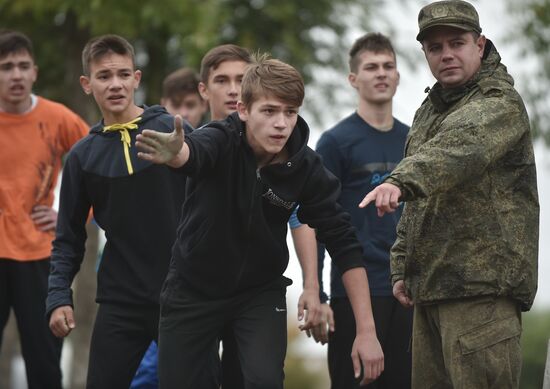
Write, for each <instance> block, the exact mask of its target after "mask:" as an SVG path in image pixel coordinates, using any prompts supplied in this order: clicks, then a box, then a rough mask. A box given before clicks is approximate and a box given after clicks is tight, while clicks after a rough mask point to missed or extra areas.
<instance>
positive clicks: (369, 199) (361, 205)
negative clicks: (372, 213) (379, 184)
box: [359, 192, 375, 208]
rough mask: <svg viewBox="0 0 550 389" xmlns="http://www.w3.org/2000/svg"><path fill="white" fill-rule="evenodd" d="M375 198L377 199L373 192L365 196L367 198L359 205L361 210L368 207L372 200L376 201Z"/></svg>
mask: <svg viewBox="0 0 550 389" xmlns="http://www.w3.org/2000/svg"><path fill="white" fill-rule="evenodd" d="M374 198H375V197H374V195H373V193H372V192H369V193H368V194H367V195H366V196H365V198H364V199H363V201H361V202H360V203H359V208H365V207H366V206H367V205H369V203H370V202H371V201H372V200H374Z"/></svg>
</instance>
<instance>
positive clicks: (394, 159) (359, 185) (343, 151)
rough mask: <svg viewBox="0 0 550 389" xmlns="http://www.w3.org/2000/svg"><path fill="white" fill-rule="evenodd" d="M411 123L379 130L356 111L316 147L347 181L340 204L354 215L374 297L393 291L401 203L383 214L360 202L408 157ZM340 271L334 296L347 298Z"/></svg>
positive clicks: (336, 274)
mask: <svg viewBox="0 0 550 389" xmlns="http://www.w3.org/2000/svg"><path fill="white" fill-rule="evenodd" d="M408 131H409V127H408V126H407V125H405V124H403V123H401V122H400V121H399V120H397V119H395V118H394V124H393V128H392V129H391V130H389V131H386V132H383V131H379V130H377V129H375V128H373V127H372V126H370V125H369V124H368V123H367V122H365V121H364V120H363V119H362V118H361V117H360V116H359V115H358V114H357V113H353V114H352V115H350V116H348V117H347V118H345V119H344V120H342V121H341V122H339V123H338V124H336V125H335V126H334V127H333V128H332V129H330V130H328V131H326V132H324V133H323V135H322V136H321V138H320V139H319V142H318V143H317V152H318V153H319V154H321V155H322V157H323V162H324V164H325V166H326V167H327V169H329V170H330V171H331V172H332V173H333V174H334V175H335V176H336V177H338V178H339V179H340V182H341V184H342V193H341V194H340V198H339V203H340V204H341V205H342V207H344V209H345V210H346V211H347V212H349V214H350V215H351V222H352V224H353V226H354V227H355V228H356V230H357V237H358V239H359V241H360V242H361V244H362V246H363V253H364V256H363V259H364V263H365V267H366V269H367V274H368V279H369V286H370V292H371V295H372V296H391V295H392V287H391V281H390V263H389V258H390V249H391V247H392V245H393V243H394V241H395V238H396V227H397V223H398V221H399V217H400V216H401V208H399V209H398V210H397V211H396V212H394V213H391V214H386V215H384V216H383V217H381V218H380V217H378V215H377V212H376V207H375V205H374V204H369V205H368V206H367V207H366V208H364V209H361V208H359V207H358V204H359V203H360V202H361V200H362V199H363V198H364V197H365V195H366V194H367V193H369V192H370V191H371V190H373V189H374V188H375V187H376V186H378V185H379V184H380V183H382V181H383V180H384V179H385V178H386V177H387V176H388V175H389V174H390V172H391V171H392V170H393V169H394V168H395V167H396V166H397V164H398V163H399V162H400V161H401V159H402V158H403V152H404V148H405V141H406V138H407V133H408ZM324 252H325V250H324V247H323V246H321V245H320V247H319V269H322V267H323V261H324ZM341 277H342V276H341V274H340V272H339V271H338V269H337V268H336V267H335V266H332V268H331V277H330V278H331V282H330V284H331V285H330V289H331V297H344V296H346V292H345V290H344V286H343V284H342V279H341Z"/></svg>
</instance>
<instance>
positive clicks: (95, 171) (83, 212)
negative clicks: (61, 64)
mask: <svg viewBox="0 0 550 389" xmlns="http://www.w3.org/2000/svg"><path fill="white" fill-rule="evenodd" d="M82 64H83V70H84V75H83V76H82V77H81V78H80V82H81V85H82V87H83V89H84V92H85V93H87V94H92V95H93V96H94V99H95V101H96V102H97V104H98V106H99V108H100V110H101V113H102V115H103V119H102V120H101V121H100V122H99V123H98V124H96V125H95V126H94V127H93V128H92V129H91V131H90V134H89V135H88V136H87V137H85V138H84V139H82V140H81V141H80V142H79V143H77V144H76V145H75V146H74V147H73V148H72V150H71V151H70V153H69V155H68V157H67V161H66V163H65V168H64V170H63V180H62V184H61V197H60V207H59V216H58V224H57V231H56V238H55V241H54V242H53V251H52V260H51V270H50V277H49V290H48V298H47V301H46V310H47V314H48V315H51V317H50V328H51V330H52V332H53V333H54V334H55V335H56V336H58V337H64V336H67V335H68V334H69V333H70V332H71V330H73V329H74V328H75V325H76V324H75V321H74V317H73V301H72V291H71V284H72V281H73V278H74V277H75V275H76V273H77V272H78V270H79V267H80V263H81V262H82V259H83V255H84V249H85V245H84V244H85V241H86V231H85V223H86V220H87V218H88V215H89V212H90V208H92V207H93V212H94V218H95V220H96V221H97V223H98V225H99V226H100V227H101V228H103V229H104V230H105V233H106V237H107V243H106V245H105V249H104V252H103V257H102V260H101V263H100V265H99V269H98V275H97V277H98V287H97V298H96V301H97V302H98V303H99V309H98V312H97V317H96V321H95V325H94V330H93V334H92V340H91V348H90V360H89V367H88V378H87V385H86V386H87V388H98V389H111V388H112V389H120V388H128V387H129V385H130V381H131V379H132V377H133V375H134V373H135V371H136V368H137V366H138V364H139V362H140V360H141V357H142V355H143V353H144V352H145V350H146V349H147V347H148V346H149V344H150V343H151V341H152V340H156V339H157V337H158V329H157V328H158V316H159V305H158V299H159V295H160V287H161V284H162V281H163V280H164V278H165V276H166V273H167V270H168V263H169V259H170V249H171V247H172V244H173V242H174V240H175V236H176V234H175V231H176V227H177V221H178V214H179V212H180V208H181V204H182V202H183V199H184V189H185V181H184V180H182V179H181V176H180V175H179V174H178V173H177V172H176V171H174V170H172V169H170V168H169V167H167V166H159V165H154V164H152V163H150V162H147V161H144V160H141V159H138V158H137V152H136V148H135V147H133V145H132V144H133V143H134V142H135V137H136V135H137V134H139V133H140V132H141V131H142V129H143V128H145V127H148V128H150V127H154V128H157V129H158V130H159V131H161V132H165V133H170V132H171V131H172V130H173V123H174V122H173V118H172V116H170V115H169V114H168V113H167V112H166V110H165V109H164V108H162V107H160V106H152V107H145V106H143V107H140V106H137V105H135V103H134V90H135V89H136V88H137V87H138V85H139V81H140V78H141V72H140V71H139V70H136V69H135V61H134V50H133V48H132V46H131V45H130V44H129V43H128V42H127V41H126V40H125V39H123V38H121V37H119V36H116V35H106V36H101V37H99V38H96V39H92V40H91V41H90V42H88V44H87V45H86V46H85V48H84V50H83V53H82ZM186 131H190V128H187V126H186Z"/></svg>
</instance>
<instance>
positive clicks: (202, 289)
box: [136, 58, 383, 389]
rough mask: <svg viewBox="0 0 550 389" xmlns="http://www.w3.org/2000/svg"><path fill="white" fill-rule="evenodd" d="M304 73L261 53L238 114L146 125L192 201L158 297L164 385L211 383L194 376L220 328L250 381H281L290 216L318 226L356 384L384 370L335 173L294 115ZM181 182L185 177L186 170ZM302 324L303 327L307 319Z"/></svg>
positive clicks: (146, 150)
mask: <svg viewBox="0 0 550 389" xmlns="http://www.w3.org/2000/svg"><path fill="white" fill-rule="evenodd" d="M303 97H304V84H303V80H302V78H301V76H300V74H299V73H298V72H297V71H296V70H295V69H294V68H293V67H291V66H289V65H287V64H284V63H282V62H280V61H277V60H272V59H265V58H260V59H259V60H258V62H257V63H253V64H251V65H250V66H249V67H248V69H247V70H246V73H245V76H244V78H243V81H242V89H241V99H242V101H239V102H238V104H237V112H236V113H234V114H232V115H230V116H229V117H228V118H227V119H226V120H224V121H221V122H212V123H210V124H209V125H207V126H205V127H203V128H202V129H201V130H200V131H196V132H194V133H192V134H190V135H189V136H185V135H184V134H183V130H182V125H181V118H177V119H176V122H175V131H174V132H173V133H171V134H166V133H160V132H155V131H150V130H144V131H143V132H142V133H141V134H140V135H138V136H137V139H136V146H137V147H138V148H139V149H141V150H142V151H141V152H140V153H138V156H139V157H140V158H143V159H144V160H146V161H151V162H154V163H159V164H163V163H166V164H168V165H169V166H172V167H176V168H180V171H181V173H182V174H183V175H184V176H188V184H187V185H188V187H187V199H186V203H185V205H184V208H183V215H182V219H181V222H180V225H179V227H178V233H177V238H176V243H175V244H174V248H173V251H172V261H171V264H170V270H169V272H168V277H167V280H166V282H165V285H164V286H163V292H162V294H161V318H160V325H159V378H160V384H161V386H162V387H163V388H165V389H166V388H168V389H170V388H201V389H208V388H217V387H218V382H217V378H216V377H215V376H214V375H212V376H211V377H210V378H209V379H205V378H206V375H205V374H200V373H201V372H203V371H204V370H205V368H206V367H208V365H209V356H210V355H211V351H212V350H213V349H215V347H216V345H217V338H218V337H219V334H220V331H221V329H222V328H223V327H224V326H227V325H231V326H232V327H233V331H234V334H235V338H236V340H237V344H238V350H239V356H240V360H241V366H242V371H243V376H244V380H245V388H246V389H251V388H262V389H267V388H277V389H281V388H282V387H283V379H284V373H283V364H284V357H285V353H286V299H285V292H286V287H287V286H288V285H289V284H290V282H291V281H290V280H288V279H286V278H285V277H283V276H282V274H283V272H284V270H285V268H286V266H287V264H288V248H287V246H286V233H287V222H288V218H289V216H290V214H291V213H292V211H293V209H294V208H295V207H296V205H297V204H300V208H299V211H298V217H299V218H300V220H301V221H303V222H304V223H307V224H309V225H310V226H311V227H313V228H316V229H317V231H318V234H319V239H320V240H321V241H322V242H323V243H325V244H326V247H327V250H328V251H329V253H330V254H331V257H332V258H334V260H335V264H336V265H337V266H339V268H340V270H341V271H342V273H343V276H342V279H343V282H344V285H345V288H346V291H347V293H348V295H349V297H350V302H351V305H352V307H353V311H354V314H355V318H356V323H357V337H356V340H355V342H354V346H353V349H352V350H350V353H351V354H352V359H353V362H354V369H355V373H356V376H357V377H359V375H360V373H361V367H362V368H363V380H362V381H363V383H365V382H368V381H371V380H373V379H375V378H376V377H377V376H378V375H379V374H380V372H381V371H382V370H383V354H382V351H381V348H380V344H379V343H378V340H377V339H376V333H375V328H374V321H373V318H372V312H371V307H370V300H369V297H368V296H369V292H368V281H367V277H366V272H365V270H364V267H363V265H362V259H361V258H362V251H361V246H360V245H359V243H358V241H357V238H356V237H355V233H354V230H353V228H352V227H351V225H350V222H349V216H348V215H347V214H346V213H345V212H344V211H343V210H342V208H341V207H340V206H339V205H338V204H337V203H336V199H337V198H338V194H339V184H338V180H337V179H336V178H335V177H334V176H333V175H331V174H330V173H328V172H327V171H326V170H325V169H324V167H323V164H322V162H321V160H320V158H319V156H318V155H317V154H316V153H315V152H314V151H313V150H311V149H310V148H309V147H307V139H308V135H309V129H308V127H307V124H306V123H305V121H304V120H303V119H302V118H300V117H299V116H298V109H299V107H300V106H301V104H302V101H303ZM182 179H183V177H182ZM303 329H304V330H305V329H308V327H307V326H305V327H303Z"/></svg>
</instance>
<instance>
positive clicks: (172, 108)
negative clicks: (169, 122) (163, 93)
mask: <svg viewBox="0 0 550 389" xmlns="http://www.w3.org/2000/svg"><path fill="white" fill-rule="evenodd" d="M160 103H161V105H163V106H164V107H165V108H166V110H167V111H168V113H170V115H181V117H182V118H184V119H185V120H187V121H188V122H189V124H191V125H192V126H193V127H195V128H196V127H198V126H199V125H200V124H201V120H202V117H203V115H204V114H205V113H206V109H207V106H206V101H204V100H203V99H202V97H201V96H200V95H199V94H198V93H189V94H187V95H185V96H184V97H183V98H182V99H181V101H180V102H179V104H175V103H174V101H173V100H172V99H162V100H161V102H160Z"/></svg>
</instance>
